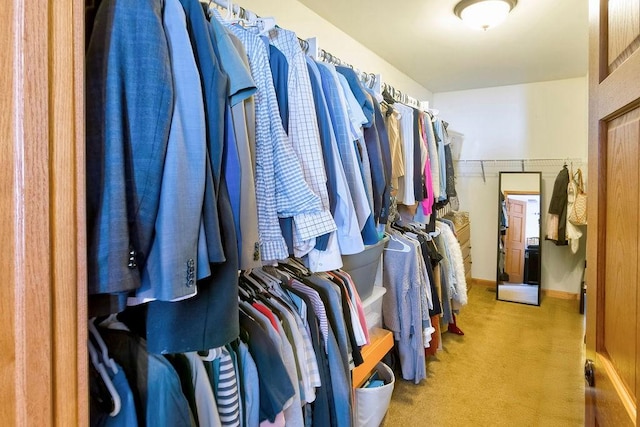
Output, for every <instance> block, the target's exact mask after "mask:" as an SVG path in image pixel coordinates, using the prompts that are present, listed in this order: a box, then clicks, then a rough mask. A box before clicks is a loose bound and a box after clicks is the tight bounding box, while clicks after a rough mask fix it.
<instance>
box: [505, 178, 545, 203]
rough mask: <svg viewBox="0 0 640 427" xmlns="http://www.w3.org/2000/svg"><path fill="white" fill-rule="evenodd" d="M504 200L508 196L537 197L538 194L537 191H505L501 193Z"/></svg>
mask: <svg viewBox="0 0 640 427" xmlns="http://www.w3.org/2000/svg"><path fill="white" fill-rule="evenodd" d="M531 173H538V172H531ZM503 194H504V197H505V199H506V198H507V197H508V196H539V195H540V192H539V191H510V190H505V191H504V192H503Z"/></svg>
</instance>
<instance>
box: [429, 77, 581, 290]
mask: <svg viewBox="0 0 640 427" xmlns="http://www.w3.org/2000/svg"><path fill="white" fill-rule="evenodd" d="M434 106H435V107H436V108H437V109H439V110H440V115H441V116H442V117H443V118H444V119H445V120H447V121H448V122H449V123H451V127H452V128H453V129H455V130H456V131H457V132H460V133H462V134H464V138H463V142H462V147H461V148H460V147H458V148H460V158H461V159H489V160H493V159H536V158H537V159H565V158H570V159H585V161H584V164H582V165H578V164H576V165H575V167H578V166H580V167H581V168H582V170H583V172H585V173H586V172H587V171H586V157H587V107H588V105H587V78H586V77H582V78H575V79H567V80H557V81H550V82H538V83H532V84H523V85H513V86H501V87H495V88H486V89H475V90H468V91H459V92H446V93H436V94H434ZM476 165H477V163H476ZM561 167H562V162H559V163H555V164H553V163H552V162H549V163H548V164H543V163H541V164H539V165H537V166H527V169H526V170H530V171H540V172H542V181H543V183H542V211H541V220H542V230H543V234H544V230H545V226H546V212H547V210H548V206H549V200H550V197H551V193H552V191H553V184H554V181H555V178H556V175H557V174H558V172H559V171H560V168H561ZM465 168H466V169H465ZM468 170H471V167H470V166H469V165H465V164H459V165H458V176H457V180H456V188H457V190H458V193H459V198H460V204H461V209H462V210H468V211H469V215H470V218H471V228H472V231H471V233H472V234H471V246H472V258H473V271H472V274H473V277H474V278H479V279H485V280H495V271H496V268H495V265H496V253H497V248H496V244H497V243H496V237H495V236H496V233H497V215H498V172H499V171H500V170H510V171H519V170H521V165H520V164H519V163H518V162H512V163H498V164H492V163H491V162H485V179H484V180H483V178H482V176H481V174H479V173H478V171H479V168H478V167H477V166H476V167H475V172H473V173H467V172H466V171H468ZM585 235H586V230H585ZM585 245H586V237H583V238H582V239H581V240H580V249H579V250H578V253H577V254H573V253H571V251H570V250H569V248H568V247H566V246H562V247H559V246H555V245H554V244H553V243H551V242H549V241H542V242H541V246H542V287H543V288H544V289H553V290H558V291H564V292H571V293H578V290H579V286H580V280H581V275H582V269H583V262H584V257H585Z"/></svg>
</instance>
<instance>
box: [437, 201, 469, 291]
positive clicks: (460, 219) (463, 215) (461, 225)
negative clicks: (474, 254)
mask: <svg viewBox="0 0 640 427" xmlns="http://www.w3.org/2000/svg"><path fill="white" fill-rule="evenodd" d="M444 217H445V218H446V219H448V220H450V221H452V222H453V225H455V228H456V235H457V237H458V243H460V250H461V251H462V260H463V262H464V276H465V279H466V281H467V284H470V283H471V223H470V222H469V213H468V212H457V211H453V212H449V213H447V214H446V215H445V216H444Z"/></svg>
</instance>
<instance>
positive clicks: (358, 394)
mask: <svg viewBox="0 0 640 427" xmlns="http://www.w3.org/2000/svg"><path fill="white" fill-rule="evenodd" d="M375 370H376V371H377V372H378V376H379V377H380V378H381V379H383V380H384V385H382V386H380V387H374V388H356V389H355V390H354V394H355V398H354V403H353V404H354V418H355V422H354V425H355V427H378V426H379V425H380V423H381V422H382V420H383V419H384V416H385V415H386V414H387V409H388V408H389V403H390V402H391V395H392V394H393V387H394V386H395V382H396V377H395V375H393V371H392V370H391V368H390V367H388V366H387V365H385V364H384V363H383V362H378V364H377V365H376V369H375Z"/></svg>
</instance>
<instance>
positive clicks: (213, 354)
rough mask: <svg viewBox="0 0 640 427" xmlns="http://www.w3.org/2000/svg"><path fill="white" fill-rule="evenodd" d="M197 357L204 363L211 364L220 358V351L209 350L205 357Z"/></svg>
mask: <svg viewBox="0 0 640 427" xmlns="http://www.w3.org/2000/svg"><path fill="white" fill-rule="evenodd" d="M198 356H200V359H202V360H203V361H205V362H213V361H214V360H216V359H217V358H218V357H220V356H222V350H221V349H220V347H216V348H210V349H209V351H207V354H206V355H202V354H198Z"/></svg>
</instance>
